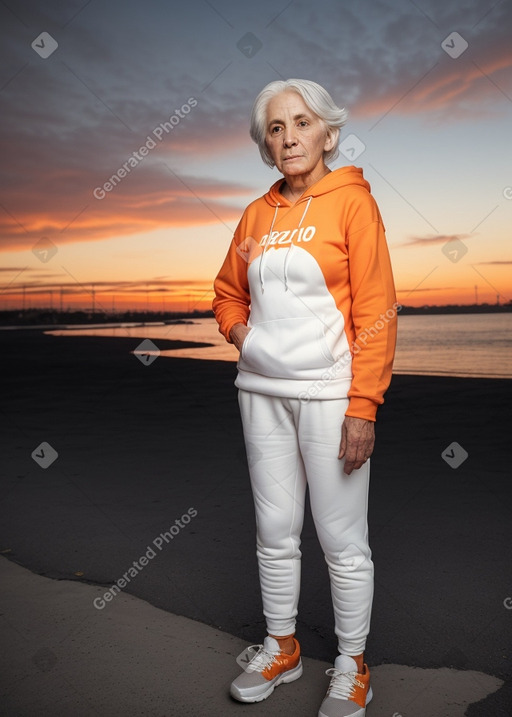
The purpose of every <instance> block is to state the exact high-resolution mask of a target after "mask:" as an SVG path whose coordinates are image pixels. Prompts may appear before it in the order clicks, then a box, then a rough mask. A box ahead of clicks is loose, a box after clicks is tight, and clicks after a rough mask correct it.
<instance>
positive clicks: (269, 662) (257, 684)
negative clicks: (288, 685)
mask: <svg viewBox="0 0 512 717" xmlns="http://www.w3.org/2000/svg"><path fill="white" fill-rule="evenodd" d="M293 641H294V643H295V652H294V653H293V655H287V654H286V653H284V652H281V648H280V647H279V643H278V642H277V640H274V638H273V637H270V636H269V635H267V637H266V638H265V641H264V644H263V645H252V646H251V647H249V650H253V651H254V650H255V649H258V652H257V653H256V655H255V656H254V657H253V658H252V660H251V661H250V662H249V664H248V665H247V667H246V668H245V670H244V672H242V674H241V675H239V676H238V677H237V678H236V680H233V682H232V683H231V689H230V694H231V696H232V697H234V698H235V700H239V702H260V700H265V699H266V698H267V697H268V696H269V695H271V694H272V692H273V691H274V687H277V685H280V684H281V682H293V680H298V678H299V677H300V676H301V675H302V662H301V659H300V646H299V643H298V642H297V640H296V639H295V638H294V639H293Z"/></svg>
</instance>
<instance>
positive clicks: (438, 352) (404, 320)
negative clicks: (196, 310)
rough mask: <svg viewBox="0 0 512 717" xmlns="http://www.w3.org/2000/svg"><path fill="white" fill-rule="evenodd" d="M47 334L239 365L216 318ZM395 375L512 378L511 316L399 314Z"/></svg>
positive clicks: (172, 355) (73, 329) (176, 356)
mask: <svg viewBox="0 0 512 717" xmlns="http://www.w3.org/2000/svg"><path fill="white" fill-rule="evenodd" d="M45 333H48V334H54V335H60V336H71V335H81V336H84V335H87V336H124V337H126V336H128V337H132V338H133V339H134V340H137V339H140V340H141V341H142V340H143V339H151V341H153V343H154V344H155V346H156V353H158V341H159V339H171V340H180V341H190V342H195V343H198V342H202V343H208V344H212V345H211V346H208V347H202V348H188V349H183V348H181V349H177V350H161V351H160V356H163V357H167V356H170V357H175V358H192V359H202V360H205V361H236V360H237V358H238V352H237V350H236V349H235V348H234V346H232V345H231V344H228V343H226V341H225V340H224V338H223V337H222V336H221V335H220V334H219V332H218V328H217V323H216V321H215V319H194V320H191V321H190V322H188V323H171V324H163V323H148V324H143V325H140V324H122V325H111V326H107V327H105V326H104V325H103V326H100V325H98V326H96V327H88V328H84V327H83V326H74V327H73V326H68V327H65V328H60V329H58V330H51V331H46V332H45ZM134 342H135V341H134ZM139 343H140V342H139ZM137 346H138V344H136V345H135V346H134V350H135V349H136V348H137ZM393 373H396V374H416V375H422V376H461V377H462V376H464V377H474V378H512V313H503V314H501V313H489V314H442V315H420V316H418V315H408V316H399V317H398V339H397V349H396V357H395V362H394V366H393Z"/></svg>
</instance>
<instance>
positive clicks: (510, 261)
mask: <svg viewBox="0 0 512 717" xmlns="http://www.w3.org/2000/svg"><path fill="white" fill-rule="evenodd" d="M483 264H493V265H501V264H503V265H508V264H512V259H509V260H507V261H479V262H478V266H482V265H483Z"/></svg>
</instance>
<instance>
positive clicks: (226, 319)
mask: <svg viewBox="0 0 512 717" xmlns="http://www.w3.org/2000/svg"><path fill="white" fill-rule="evenodd" d="M243 223H244V217H242V219H241V220H240V223H239V224H238V226H237V228H236V231H235V234H234V236H233V239H232V241H231V244H230V246H229V250H228V253H227V255H226V258H225V259H224V263H223V264H222V267H221V269H220V271H219V273H218V274H217V277H216V279H215V281H214V283H213V288H214V292H215V298H214V300H213V304H212V308H213V312H214V314H215V318H216V320H217V323H218V324H219V331H220V333H221V334H222V335H223V336H224V338H225V339H226V341H227V342H228V343H233V342H232V341H231V339H230V336H229V332H230V331H231V329H232V328H233V326H234V325H235V324H238V323H242V324H247V319H248V317H249V307H250V303H251V297H250V293H249V283H248V280H247V268H248V250H247V248H246V246H245V244H247V240H245V243H244V240H243V233H242V226H243ZM249 239H250V237H249ZM249 249H250V247H249Z"/></svg>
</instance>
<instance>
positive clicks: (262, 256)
mask: <svg viewBox="0 0 512 717" xmlns="http://www.w3.org/2000/svg"><path fill="white" fill-rule="evenodd" d="M312 200H313V197H312V196H311V197H308V200H307V203H306V208H305V209H304V211H303V213H302V217H301V218H300V222H299V224H298V227H297V228H298V229H300V228H301V226H302V222H303V221H304V219H305V218H306V214H307V213H308V209H309V205H310V204H311V202H312ZM280 206H281V205H280V204H279V202H277V204H276V208H275V211H274V216H273V218H272V223H271V225H270V231H269V233H268V235H267V240H266V241H265V243H264V245H263V251H262V253H261V256H260V265H259V272H258V273H259V278H260V286H261V293H262V294H263V293H264V292H265V288H264V276H263V275H264V268H265V259H264V257H265V254H266V253H267V248H268V247H269V245H270V240H271V238H272V231H273V229H274V224H275V222H276V218H277V210H278V209H279V207H280ZM293 246H294V244H293V242H291V241H290V246H289V247H288V251H287V252H286V257H285V259H284V290H285V291H288V264H289V261H290V257H291V251H292V249H293Z"/></svg>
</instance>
